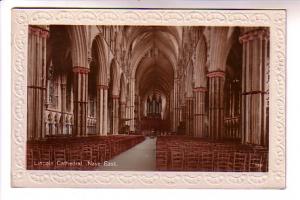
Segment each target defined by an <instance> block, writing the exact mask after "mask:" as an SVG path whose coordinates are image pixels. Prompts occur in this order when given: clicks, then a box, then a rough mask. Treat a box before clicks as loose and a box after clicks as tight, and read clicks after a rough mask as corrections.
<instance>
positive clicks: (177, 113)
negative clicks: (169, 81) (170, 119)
mask: <svg viewBox="0 0 300 200" xmlns="http://www.w3.org/2000/svg"><path fill="white" fill-rule="evenodd" d="M179 84H180V79H175V80H174V108H175V110H174V115H175V117H174V126H175V131H178V126H179V123H180V102H179V94H180V92H179V89H180V87H179Z"/></svg>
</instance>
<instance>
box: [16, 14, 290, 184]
mask: <svg viewBox="0 0 300 200" xmlns="http://www.w3.org/2000/svg"><path fill="white" fill-rule="evenodd" d="M29 24H43V25H45V24H70V25H71V24H72V25H77V24H78V25H79V24H81V25H100V24H103V25H117V24H120V25H124V24H126V25H176V26H187V25H199V26H268V27H270V41H271V43H270V44H271V45H270V51H271V52H270V55H271V59H270V145H269V149H270V150H269V151H270V153H269V172H267V173H237V172H233V173H232V172H127V171H123V172H122V171H114V172H112V171H80V172H79V171H38V170H26V167H25V152H26V151H25V148H26V116H27V106H26V105H27V87H26V83H27V36H28V29H27V27H28V25H29ZM12 34H13V35H12V162H11V164H12V166H11V168H12V174H11V176H12V186H13V187H119V188H122V187H126V188H132V187H135V188H284V187H285V109H286V106H285V73H286V56H285V55H286V12H285V10H190V9H189V10H159V9H155V10H140V9H119V10H118V9H13V10H12Z"/></svg>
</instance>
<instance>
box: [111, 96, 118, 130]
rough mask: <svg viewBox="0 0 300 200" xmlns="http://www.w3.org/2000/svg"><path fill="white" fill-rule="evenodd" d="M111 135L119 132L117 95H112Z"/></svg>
mask: <svg viewBox="0 0 300 200" xmlns="http://www.w3.org/2000/svg"><path fill="white" fill-rule="evenodd" d="M112 98H113V127H112V130H113V135H117V134H119V96H117V95H113V97H112Z"/></svg>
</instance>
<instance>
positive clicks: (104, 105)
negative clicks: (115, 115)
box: [102, 86, 108, 135]
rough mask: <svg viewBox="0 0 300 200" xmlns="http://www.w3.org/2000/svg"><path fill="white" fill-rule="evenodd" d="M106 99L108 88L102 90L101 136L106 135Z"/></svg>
mask: <svg viewBox="0 0 300 200" xmlns="http://www.w3.org/2000/svg"><path fill="white" fill-rule="evenodd" d="M107 99H108V86H106V87H104V88H103V110H104V111H103V131H102V135H107V132H108V130H107V123H108V122H107V117H108V116H107V114H108V113H107V109H108V103H107Z"/></svg>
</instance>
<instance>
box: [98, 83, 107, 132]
mask: <svg viewBox="0 0 300 200" xmlns="http://www.w3.org/2000/svg"><path fill="white" fill-rule="evenodd" d="M107 89H108V86H107V85H98V86H97V99H96V105H97V109H96V120H97V123H96V134H97V135H106V134H107Z"/></svg>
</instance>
